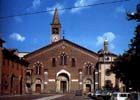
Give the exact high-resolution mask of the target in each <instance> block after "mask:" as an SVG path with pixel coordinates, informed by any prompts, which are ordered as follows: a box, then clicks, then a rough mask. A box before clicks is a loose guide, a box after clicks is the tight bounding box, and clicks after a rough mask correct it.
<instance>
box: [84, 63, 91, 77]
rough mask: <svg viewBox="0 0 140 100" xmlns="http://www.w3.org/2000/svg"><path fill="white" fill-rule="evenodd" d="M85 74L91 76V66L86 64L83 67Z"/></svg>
mask: <svg viewBox="0 0 140 100" xmlns="http://www.w3.org/2000/svg"><path fill="white" fill-rule="evenodd" d="M85 74H86V75H91V74H92V65H91V64H90V63H87V64H86V66H85Z"/></svg>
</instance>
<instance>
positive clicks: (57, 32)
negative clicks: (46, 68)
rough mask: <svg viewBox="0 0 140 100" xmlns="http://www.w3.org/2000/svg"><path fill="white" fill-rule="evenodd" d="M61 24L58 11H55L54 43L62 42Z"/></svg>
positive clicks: (52, 29)
mask: <svg viewBox="0 0 140 100" xmlns="http://www.w3.org/2000/svg"><path fill="white" fill-rule="evenodd" d="M60 31H61V24H60V22H59V17H58V11H57V9H55V11H54V16H53V21H52V24H51V33H52V43H54V42H57V41H59V40H60Z"/></svg>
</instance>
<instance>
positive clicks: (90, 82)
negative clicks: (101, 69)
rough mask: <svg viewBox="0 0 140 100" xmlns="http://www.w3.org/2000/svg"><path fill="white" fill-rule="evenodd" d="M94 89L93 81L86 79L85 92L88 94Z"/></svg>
mask: <svg viewBox="0 0 140 100" xmlns="http://www.w3.org/2000/svg"><path fill="white" fill-rule="evenodd" d="M91 89H92V81H91V80H90V79H86V80H85V81H84V91H85V92H86V93H88V92H91Z"/></svg>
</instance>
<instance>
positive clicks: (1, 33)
mask: <svg viewBox="0 0 140 100" xmlns="http://www.w3.org/2000/svg"><path fill="white" fill-rule="evenodd" d="M111 1H118V0H0V17H6V16H9V15H10V16H11V15H15V14H22V13H30V12H38V11H45V10H52V9H54V8H58V9H63V8H69V7H77V6H84V5H91V4H100V3H104V2H111ZM122 1H123V0H122ZM138 3H140V1H139V0H129V1H126V2H118V3H112V4H104V5H103V4H102V5H94V6H90V7H86V8H85V7H84V8H83V7H81V8H77V9H69V10H63V11H62V10H61V11H60V10H58V12H59V18H60V22H61V25H62V30H64V32H65V38H66V39H68V40H70V41H72V42H74V43H76V44H78V45H80V46H83V47H86V48H88V49H90V50H92V51H95V52H97V51H98V50H99V49H101V48H102V47H103V41H104V38H105V37H106V38H107V39H108V41H109V50H110V51H111V52H113V53H116V54H121V53H123V52H124V51H125V50H127V49H128V44H129V43H130V39H131V38H132V37H133V33H134V29H135V27H136V24H137V23H136V22H135V21H128V20H127V17H126V12H132V11H135V10H136V5H137V4H138ZM52 18H53V12H46V13H40V14H33V15H27V16H15V17H12V18H5V19H0V37H2V38H3V39H4V40H5V41H6V43H5V45H4V46H5V47H6V48H16V49H18V50H19V51H20V52H31V51H34V50H37V49H39V48H41V47H44V46H46V45H48V44H50V43H51V31H50V28H51V27H50V24H51V22H52Z"/></svg>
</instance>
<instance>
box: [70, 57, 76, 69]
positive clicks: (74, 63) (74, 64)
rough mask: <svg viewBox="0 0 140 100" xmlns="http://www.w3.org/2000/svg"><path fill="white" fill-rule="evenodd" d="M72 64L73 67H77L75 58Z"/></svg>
mask: <svg viewBox="0 0 140 100" xmlns="http://www.w3.org/2000/svg"><path fill="white" fill-rule="evenodd" d="M71 66H72V67H75V66H76V62H75V59H74V58H72V59H71Z"/></svg>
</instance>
